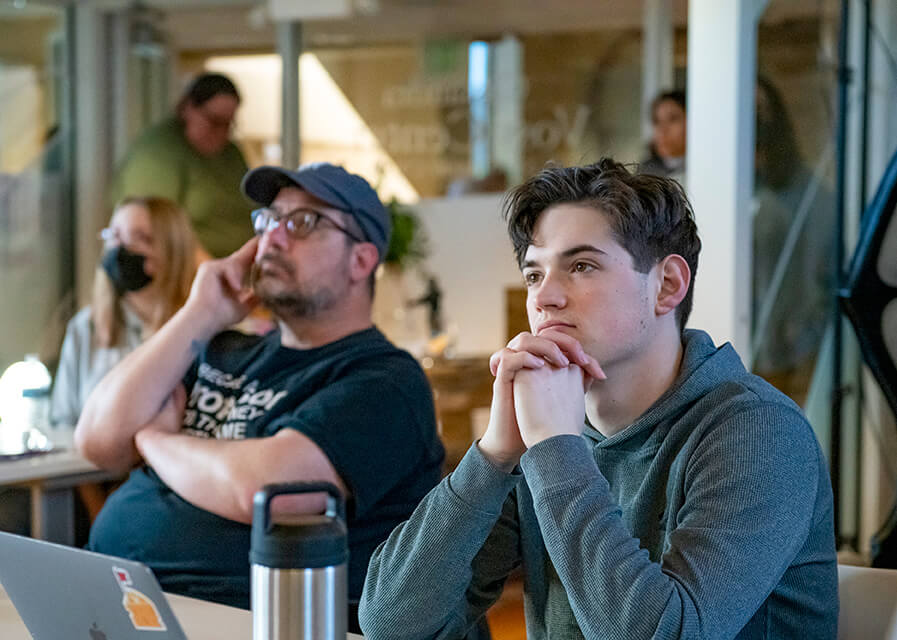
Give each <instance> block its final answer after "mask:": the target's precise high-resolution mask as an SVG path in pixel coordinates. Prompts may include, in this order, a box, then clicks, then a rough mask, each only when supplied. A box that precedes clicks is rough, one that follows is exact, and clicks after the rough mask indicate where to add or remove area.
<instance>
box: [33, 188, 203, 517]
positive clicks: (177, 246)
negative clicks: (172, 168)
mask: <svg viewBox="0 0 897 640" xmlns="http://www.w3.org/2000/svg"><path fill="white" fill-rule="evenodd" d="M100 235H101V237H102V239H103V246H104V250H103V255H102V258H101V259H100V264H99V266H98V267H97V271H96V275H95V276H94V283H93V296H92V300H91V303H90V305H89V306H86V307H84V308H83V309H81V310H80V311H79V312H78V313H77V314H75V316H74V317H73V318H72V319H71V321H69V323H68V327H67V328H66V333H65V339H64V341H63V344H62V352H61V354H60V358H59V366H58V368H57V371H56V378H55V382H54V385H53V391H52V395H51V399H50V418H51V420H52V422H53V423H54V424H59V425H67V426H74V425H75V423H77V422H78V418H79V417H80V415H81V410H82V408H83V407H84V403H85V401H86V400H87V396H88V395H89V394H90V392H91V391H92V390H93V389H94V387H96V385H97V383H99V381H100V380H101V379H102V378H103V376H105V375H106V374H107V373H109V371H110V370H111V369H112V367H114V366H115V365H116V364H118V363H119V362H120V361H121V360H122V359H123V358H124V357H125V355H127V354H128V353H130V352H131V351H133V350H134V349H135V348H136V347H137V345H139V344H140V343H141V342H142V341H143V340H145V339H146V338H147V337H149V336H150V335H152V334H153V333H155V331H156V330H157V329H158V328H159V327H161V326H162V325H163V324H164V323H165V322H166V321H167V320H168V319H169V318H170V317H171V316H173V315H174V313H175V311H177V310H178V309H179V308H180V307H181V306H182V305H183V304H184V302H185V301H186V300H187V295H188V294H189V293H190V283H191V282H192V281H193V276H194V275H195V274H196V260H195V255H196V240H195V239H194V236H193V232H192V231H191V230H190V224H189V222H188V221H187V217H186V216H185V215H184V213H183V211H182V210H181V209H180V207H178V206H177V205H176V204H175V203H174V202H172V201H171V200H168V199H167V198H157V197H150V198H135V197H131V198H125V199H124V200H122V201H121V202H120V203H119V205H118V206H117V207H116V208H115V212H114V213H113V215H112V219H111V220H110V221H109V226H108V227H107V228H105V229H103V230H102V231H101V232H100ZM79 494H80V497H81V499H82V500H83V502H84V504H85V506H86V507H87V511H88V515H89V516H90V519H91V521H92V520H93V519H94V518H95V517H96V515H97V513H99V510H100V508H101V507H102V506H103V501H104V499H105V492H104V491H103V490H102V488H101V487H99V486H98V485H84V486H83V487H82V489H81V490H80V491H79Z"/></svg>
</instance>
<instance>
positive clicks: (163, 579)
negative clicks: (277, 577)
mask: <svg viewBox="0 0 897 640" xmlns="http://www.w3.org/2000/svg"><path fill="white" fill-rule="evenodd" d="M184 386H185V388H186V390H187V394H188V399H187V407H186V410H185V413H184V425H183V427H182V432H183V433H188V434H191V435H194V436H196V437H203V438H222V439H231V440H241V439H245V438H262V437H266V436H272V435H274V434H275V433H277V432H278V431H280V430H281V429H285V428H288V429H296V430H297V431H299V432H301V433H303V434H304V435H306V436H308V437H309V438H310V439H311V440H313V441H314V442H315V444H316V445H318V447H320V448H321V450H322V451H323V452H324V453H325V454H326V455H327V457H328V458H329V459H330V462H331V463H332V464H333V466H334V468H335V469H336V471H337V473H339V475H340V477H341V478H342V480H343V482H344V483H345V485H346V486H347V487H348V489H349V491H350V493H351V498H350V500H349V503H348V505H347V525H348V530H349V572H348V573H349V598H350V599H351V600H354V599H358V598H359V597H360V596H361V589H362V586H363V584H364V576H365V572H366V570H367V565H368V560H369V559H370V555H371V553H372V552H373V550H374V548H375V547H376V546H377V545H378V544H379V543H380V542H382V541H383V540H384V539H386V537H387V535H389V532H390V531H391V530H392V529H393V528H394V527H395V526H396V525H397V524H399V523H400V522H402V521H403V520H405V519H407V517H408V516H409V515H410V514H411V512H412V511H413V510H414V508H415V507H416V506H417V503H418V502H419V501H420V500H421V499H422V498H423V497H424V495H425V494H426V493H427V492H428V491H429V490H430V489H431V488H432V487H433V486H435V485H436V483H437V482H439V479H440V474H441V466H442V461H443V457H444V451H443V447H442V444H441V443H440V441H439V437H438V435H437V433H436V423H435V414H434V409H433V399H432V394H431V392H430V387H429V385H428V383H427V379H426V377H425V376H424V373H423V371H422V370H421V368H420V366H419V365H418V363H417V362H416V361H415V360H414V358H412V357H411V356H410V355H409V354H408V353H406V352H404V351H401V350H399V349H397V348H396V347H394V346H393V345H392V344H391V343H390V342H389V341H388V340H386V338H385V337H384V336H383V335H382V334H381V333H380V332H379V331H378V330H377V329H376V328H371V329H367V330H364V331H360V332H358V333H355V334H352V335H350V336H347V337H345V338H343V339H341V340H338V341H336V342H333V343H330V344H327V345H324V346H322V347H318V348H315V349H309V350H297V349H290V348H287V347H283V346H281V344H280V333H279V332H278V331H274V332H272V333H269V334H267V335H265V336H247V335H244V334H242V333H238V332H235V331H227V332H224V333H221V334H219V335H217V336H216V337H215V338H214V339H213V340H212V341H211V342H210V343H209V344H208V345H207V346H206V348H205V350H204V352H203V353H202V354H201V355H200V357H199V358H198V359H197V361H196V362H195V363H194V365H193V366H192V367H191V369H190V370H189V371H188V372H187V374H186V375H185V377H184ZM246 463H247V464H252V460H247V461H246ZM249 534H250V527H249V526H248V525H245V524H241V523H238V522H235V521H232V520H228V519H226V518H221V517H219V516H216V515H214V514H212V513H210V512H208V511H205V510H204V509H200V508H198V507H196V506H194V505H192V504H190V503H189V502H187V501H185V500H184V499H182V498H181V497H180V496H178V495H177V494H176V493H174V491H172V490H171V489H170V488H169V487H168V486H167V485H165V483H164V482H162V480H161V479H160V478H159V477H158V475H156V473H155V472H154V471H153V470H152V469H151V468H149V467H146V466H143V467H139V468H137V469H135V470H134V471H132V472H131V475H130V477H129V478H128V480H127V481H126V482H125V483H124V484H123V485H122V486H121V487H120V488H119V489H118V490H117V491H116V492H115V493H114V494H112V496H110V498H109V500H108V501H107V502H106V505H105V507H104V508H103V510H102V511H101V512H100V515H99V516H98V518H97V520H96V522H95V523H94V526H93V529H92V530H91V534H90V541H89V543H88V548H90V549H92V550H94V551H98V552H100V553H107V554H110V555H116V556H121V557H125V558H130V559H134V560H139V561H141V562H143V563H145V564H147V565H149V567H150V568H151V569H152V570H153V571H154V573H155V574H156V576H157V577H158V578H159V582H160V583H161V584H162V587H163V589H165V590H166V591H169V592H171V593H179V594H183V595H187V596H192V597H196V598H203V599H206V600H213V601H215V602H221V603H224V604H229V605H232V606H238V607H243V608H248V607H249Z"/></svg>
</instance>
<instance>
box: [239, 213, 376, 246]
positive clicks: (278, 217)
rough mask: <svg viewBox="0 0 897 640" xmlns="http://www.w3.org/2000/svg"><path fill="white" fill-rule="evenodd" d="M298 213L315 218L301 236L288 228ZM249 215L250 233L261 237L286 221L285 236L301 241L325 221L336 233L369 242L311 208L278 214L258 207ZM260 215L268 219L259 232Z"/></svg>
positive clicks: (356, 240) (358, 240)
mask: <svg viewBox="0 0 897 640" xmlns="http://www.w3.org/2000/svg"><path fill="white" fill-rule="evenodd" d="M300 212H301V213H304V214H305V216H308V215H313V216H315V221H314V223H313V224H312V225H311V227H310V228H309V229H308V232H306V233H304V234H302V235H300V234H299V232H297V231H295V230H291V229H290V227H289V223H290V222H292V221H293V219H294V218H295V216H296V214H298V213H300ZM271 214H274V215H271ZM249 215H250V218H251V219H252V231H253V233H255V235H257V236H262V235H264V234H265V233H267V232H268V231H273V230H274V229H276V228H277V227H278V226H280V224H281V223H282V222H283V221H286V222H287V226H286V227H285V228H284V231H285V232H286V234H287V235H288V236H289V237H290V238H292V239H294V240H302V239H303V238H307V237H308V236H310V235H311V234H312V233H314V232H315V229H317V228H318V225H319V224H320V222H321V220H326V221H327V222H328V223H329V224H330V226H332V227H333V228H334V229H336V230H337V231H342V232H343V233H344V234H346V235H347V236H349V237H350V238H351V239H352V240H354V241H355V242H369V240H365V239H364V238H359V237H358V236H357V235H355V234H354V233H352V232H351V231H349V229H348V228H346V227H344V226H342V225H341V224H339V223H337V222H336V221H335V220H333V219H332V218H331V217H330V216H328V215H325V214H324V213H323V212H321V211H319V210H318V209H314V208H312V207H304V206H303V207H296V208H295V209H292V210H291V211H288V212H286V213H280V212H279V211H277V209H273V208H271V207H259V208H258V209H255V210H254V211H253V212H252V213H251V214H249ZM262 215H266V217H267V218H268V223H267V224H266V225H265V228H264V229H261V230H259V228H258V226H257V223H256V220H258V218H259V217H261V216H262ZM272 223H274V226H271V225H272ZM299 228H301V227H299V226H297V227H296V229H299Z"/></svg>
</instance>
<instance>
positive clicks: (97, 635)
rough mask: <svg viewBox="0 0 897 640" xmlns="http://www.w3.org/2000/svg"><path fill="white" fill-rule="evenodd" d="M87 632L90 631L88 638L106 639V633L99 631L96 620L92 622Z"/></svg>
mask: <svg viewBox="0 0 897 640" xmlns="http://www.w3.org/2000/svg"><path fill="white" fill-rule="evenodd" d="M88 632H89V633H90V640H106V634H105V633H103V632H102V631H100V628H99V627H98V626H97V623H96V622H94V623H93V626H92V627H91V628H90V629H88Z"/></svg>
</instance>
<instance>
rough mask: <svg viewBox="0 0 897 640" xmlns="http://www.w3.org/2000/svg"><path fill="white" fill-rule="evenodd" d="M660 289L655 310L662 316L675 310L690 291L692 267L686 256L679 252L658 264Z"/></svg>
mask: <svg viewBox="0 0 897 640" xmlns="http://www.w3.org/2000/svg"><path fill="white" fill-rule="evenodd" d="M657 273H658V274H659V276H660V278H661V281H660V290H659V291H658V292H657V301H656V302H655V305H654V311H655V313H657V315H659V316H662V315H665V314H667V313H669V312H670V311H675V310H676V307H678V306H679V303H680V302H682V299H683V298H685V294H686V293H688V285H689V284H690V283H691V269H689V268H688V263H687V262H686V261H685V258H683V257H682V256H680V255H678V254H675V253H673V254H670V255H668V256H667V257H666V258H664V259H663V260H661V261H660V263H658V265H657Z"/></svg>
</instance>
